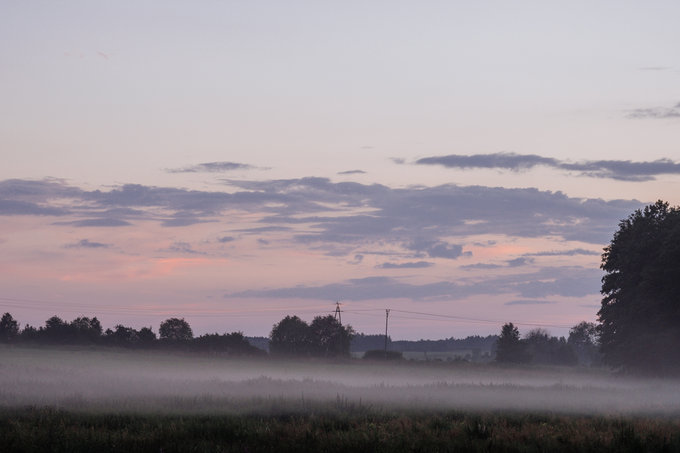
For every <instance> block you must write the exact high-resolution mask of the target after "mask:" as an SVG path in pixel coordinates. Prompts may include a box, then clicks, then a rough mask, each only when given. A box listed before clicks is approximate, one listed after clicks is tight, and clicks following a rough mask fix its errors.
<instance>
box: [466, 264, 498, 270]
mask: <svg viewBox="0 0 680 453" xmlns="http://www.w3.org/2000/svg"><path fill="white" fill-rule="evenodd" d="M502 267H504V266H502V265H500V264H493V263H476V264H466V265H464V266H461V267H460V268H461V269H500V268H502Z"/></svg>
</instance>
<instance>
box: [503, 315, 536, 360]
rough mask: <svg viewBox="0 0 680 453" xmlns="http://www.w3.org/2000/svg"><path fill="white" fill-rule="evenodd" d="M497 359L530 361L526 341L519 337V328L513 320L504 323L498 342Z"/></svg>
mask: <svg viewBox="0 0 680 453" xmlns="http://www.w3.org/2000/svg"><path fill="white" fill-rule="evenodd" d="M496 361H497V362H505V363H524V362H528V361H529V355H528V354H527V351H526V343H525V342H523V341H522V340H521V339H520V337H519V329H517V327H515V325H514V324H513V323H511V322H509V323H507V324H504V325H503V327H502V328H501V335H500V337H498V341H497V342H496Z"/></svg>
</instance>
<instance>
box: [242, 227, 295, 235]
mask: <svg viewBox="0 0 680 453" xmlns="http://www.w3.org/2000/svg"><path fill="white" fill-rule="evenodd" d="M290 230H291V228H290V227H285V226H265V227H254V228H243V229H238V230H234V231H235V232H237V233H245V234H261V233H273V232H281V231H290Z"/></svg>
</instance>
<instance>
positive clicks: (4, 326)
mask: <svg viewBox="0 0 680 453" xmlns="http://www.w3.org/2000/svg"><path fill="white" fill-rule="evenodd" d="M17 335H19V323H18V322H16V320H15V319H14V318H13V317H12V315H10V314H9V313H5V314H4V315H2V319H0V341H2V342H6V343H9V342H10V341H12V340H14V339H15V338H16V337H17Z"/></svg>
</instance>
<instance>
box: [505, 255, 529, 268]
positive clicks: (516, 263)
mask: <svg viewBox="0 0 680 453" xmlns="http://www.w3.org/2000/svg"><path fill="white" fill-rule="evenodd" d="M533 262H534V259H533V258H525V257H523V256H522V257H519V258H515V259H512V260H507V261H506V263H507V265H508V267H520V266H526V265H528V264H533Z"/></svg>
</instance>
